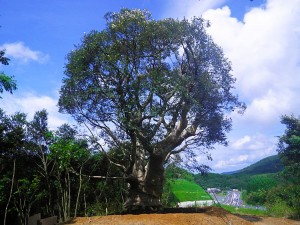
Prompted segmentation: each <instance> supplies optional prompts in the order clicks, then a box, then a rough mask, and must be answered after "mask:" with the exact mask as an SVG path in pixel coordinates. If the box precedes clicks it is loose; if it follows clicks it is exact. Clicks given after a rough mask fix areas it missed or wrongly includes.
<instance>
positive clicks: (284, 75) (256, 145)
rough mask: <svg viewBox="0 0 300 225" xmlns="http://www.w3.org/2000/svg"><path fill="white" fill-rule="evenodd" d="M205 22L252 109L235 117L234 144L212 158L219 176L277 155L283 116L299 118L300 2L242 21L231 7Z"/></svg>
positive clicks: (276, 0) (259, 10) (271, 0)
mask: <svg viewBox="0 0 300 225" xmlns="http://www.w3.org/2000/svg"><path fill="white" fill-rule="evenodd" d="M203 16H204V18H205V19H208V20H210V22H211V27H210V28H209V29H208V32H209V34H210V35H211V36H212V38H213V39H214V41H215V42H216V43H217V44H218V45H219V46H221V47H222V48H223V50H224V53H225V55H226V57H228V58H229V60H230V61H231V62H232V67H233V75H234V76H235V77H236V78H237V83H236V93H238V95H239V96H240V99H241V100H242V101H245V102H246V103H247V105H248V108H247V110H246V112H245V114H244V115H243V116H240V115H237V114H235V113H233V114H232V119H233V130H232V132H231V134H230V138H229V141H230V144H229V146H228V147H226V148H223V147H218V148H217V149H216V150H215V151H213V152H212V157H213V159H214V161H213V162H212V163H211V164H210V165H211V167H212V168H214V169H216V170H217V171H230V170H236V169H241V168H242V167H244V166H247V165H249V163H254V162H256V161H258V160H260V159H262V158H264V157H267V156H269V155H273V154H276V143H277V140H278V139H277V138H276V137H275V136H278V135H281V134H282V132H283V130H282V128H283V126H282V125H281V124H280V116H281V115H284V114H292V113H293V114H295V115H300V101H298V100H297V99H299V98H300V96H299V95H300V92H299V90H300V89H299V84H300V23H299V21H300V0H290V1H288V2H286V1H285V0H267V1H266V4H265V5H263V6H262V7H256V8H252V9H250V10H249V11H248V12H247V13H246V14H245V16H244V19H243V21H239V20H238V19H236V18H234V17H232V16H231V12H230V9H229V7H227V6H225V7H223V8H219V9H212V10H208V11H206V12H205V13H204V14H203ZM246 156H247V157H246Z"/></svg>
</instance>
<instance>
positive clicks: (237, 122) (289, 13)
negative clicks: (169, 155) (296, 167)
mask: <svg viewBox="0 0 300 225" xmlns="http://www.w3.org/2000/svg"><path fill="white" fill-rule="evenodd" d="M0 5H1V8H0V25H1V28H0V49H6V56H7V57H9V58H10V59H11V61H10V65H9V66H0V71H5V73H7V74H9V75H13V76H14V77H15V79H16V80H17V85H18V90H17V91H16V92H15V93H14V94H13V95H10V94H7V93H5V94H3V99H0V107H1V108H3V109H4V110H5V111H6V112H7V113H14V112H16V111H21V112H26V113H27V114H28V117H29V118H31V117H32V115H33V114H34V112H35V111H37V110H41V109H43V108H46V109H47V110H48V112H49V123H50V126H51V128H53V129H54V128H55V127H57V126H58V125H60V124H62V123H64V122H67V121H68V120H69V117H68V116H67V115H61V114H59V113H58V112H57V107H56V104H57V100H58V97H59V93H58V91H59V88H60V86H61V81H62V78H63V76H64V65H65V63H66V60H65V57H66V55H67V54H68V52H70V51H71V50H72V48H74V45H76V44H79V43H80V40H81V38H82V36H83V35H84V32H86V33H88V32H89V31H91V30H93V29H96V30H101V29H103V28H104V27H105V20H104V14H105V13H106V12H110V11H119V10H120V9H121V8H124V7H126V8H140V9H147V10H149V11H150V12H151V13H152V15H153V17H154V18H155V19H163V18H166V17H173V18H183V17H186V18H191V17H193V16H201V15H202V16H203V17H204V18H205V19H208V20H210V22H211V25H212V26H211V27H210V28H209V29H208V32H209V34H210V35H211V36H212V37H213V39H214V40H215V42H216V43H217V44H218V45H220V46H221V47H222V48H223V49H224V53H225V55H226V56H227V57H228V58H229V60H230V61H231V62H232V67H233V75H234V76H235V77H236V78H237V82H236V89H235V92H236V93H237V94H238V95H239V96H240V99H241V100H242V101H244V102H246V103H247V105H248V109H247V111H246V112H245V114H244V115H243V116H240V115H237V114H235V113H233V114H232V115H230V116H231V117H232V119H233V130H232V131H231V132H230V134H229V135H228V137H229V143H230V144H229V146H228V147H226V148H224V147H220V146H216V150H214V151H212V152H211V153H212V157H213V159H214V160H213V161H212V162H207V161H205V157H204V156H199V157H198V159H199V160H201V161H202V162H204V163H208V164H209V165H210V166H211V167H212V168H213V169H214V171H215V172H223V171H232V170H236V169H240V168H243V167H245V166H247V165H249V164H251V163H253V162H256V161H258V160H260V159H262V158H264V157H266V156H269V155H273V154H275V153H276V142H277V136H279V135H281V134H282V133H283V129H284V127H283V126H282V125H281V124H280V116H281V115H283V114H292V113H293V114H294V115H300V100H299V99H300V87H299V86H300V23H299V22H298V21H300V0H289V1H286V0H253V1H250V0H166V1H159V0H110V1H109V0H88V1H82V0H44V1H40V0H30V1H29V0H22V1H20V0H0Z"/></svg>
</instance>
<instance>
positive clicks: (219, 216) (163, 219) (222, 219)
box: [64, 207, 300, 225]
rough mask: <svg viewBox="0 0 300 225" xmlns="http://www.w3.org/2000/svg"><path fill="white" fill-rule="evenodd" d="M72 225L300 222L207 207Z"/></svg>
mask: <svg viewBox="0 0 300 225" xmlns="http://www.w3.org/2000/svg"><path fill="white" fill-rule="evenodd" d="M64 224H72V225H85V224H86V225H88V224H89V225H96V224H97V225H104V224H105V225H177V224H184V225H201V224H202V225H207V224H220V225H221V224H224V225H229V224H230V225H252V224H254V225H297V224H300V222H299V221H293V220H288V219H282V218H269V217H268V218H260V217H254V216H237V215H233V214H231V213H228V212H226V211H225V210H223V209H221V208H216V207H207V208H206V210H205V212H202V213H169V214H139V215H131V214H130V215H110V216H95V217H78V218H74V219H72V220H71V221H69V222H68V223H64Z"/></svg>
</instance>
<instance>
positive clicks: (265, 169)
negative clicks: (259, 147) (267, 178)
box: [224, 155, 283, 175]
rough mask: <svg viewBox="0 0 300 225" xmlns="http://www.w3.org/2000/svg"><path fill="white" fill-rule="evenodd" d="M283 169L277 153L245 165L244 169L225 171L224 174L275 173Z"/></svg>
mask: <svg viewBox="0 0 300 225" xmlns="http://www.w3.org/2000/svg"><path fill="white" fill-rule="evenodd" d="M282 170H283V164H282V162H281V160H280V158H279V156H278V155H273V156H269V157H267V158H264V159H262V160H260V161H258V162H256V163H254V164H252V165H250V166H247V167H245V168H244V169H241V170H238V171H233V172H227V173H224V174H247V175H255V174H265V173H277V172H280V171H282Z"/></svg>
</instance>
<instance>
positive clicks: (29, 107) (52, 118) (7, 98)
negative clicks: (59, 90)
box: [0, 93, 72, 129]
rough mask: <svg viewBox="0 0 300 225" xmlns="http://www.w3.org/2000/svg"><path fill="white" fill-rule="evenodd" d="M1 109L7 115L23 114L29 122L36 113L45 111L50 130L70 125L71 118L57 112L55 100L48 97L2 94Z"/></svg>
mask: <svg viewBox="0 0 300 225" xmlns="http://www.w3.org/2000/svg"><path fill="white" fill-rule="evenodd" d="M0 103H1V108H2V109H3V110H4V111H5V112H6V113H7V114H13V113H15V112H23V113H26V114H27V116H28V120H31V119H32V118H33V116H34V114H35V112H36V111H40V110H42V109H46V110H47V112H48V124H49V128H50V129H56V128H57V127H58V126H60V125H62V124H63V123H71V121H72V120H71V118H69V117H68V116H66V115H63V114H61V113H59V112H58V108H57V99H55V98H52V97H49V96H40V95H35V94H34V93H24V94H23V95H22V96H18V95H17V94H16V95H15V94H14V95H9V94H7V93H4V94H3V98H2V99H0Z"/></svg>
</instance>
